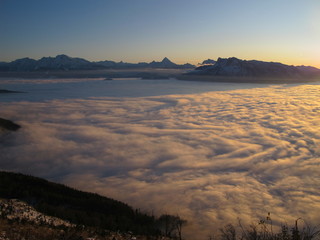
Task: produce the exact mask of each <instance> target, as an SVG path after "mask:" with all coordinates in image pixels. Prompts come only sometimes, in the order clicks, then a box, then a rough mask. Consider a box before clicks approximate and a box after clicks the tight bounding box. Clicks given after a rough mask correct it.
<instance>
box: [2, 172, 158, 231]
mask: <svg viewBox="0 0 320 240" xmlns="http://www.w3.org/2000/svg"><path fill="white" fill-rule="evenodd" d="M0 198H7V199H12V198H15V199H19V200H23V201H25V202H27V203H28V204H30V205H32V206H33V207H34V208H35V209H36V210H37V211H39V212H42V213H44V214H47V215H50V216H54V217H58V218H61V219H65V220H68V221H70V222H72V223H75V224H81V225H85V226H94V227H99V228H104V229H108V230H113V231H117V230H120V231H133V232H134V233H136V234H144V235H152V234H156V233H157V232H158V230H157V228H156V219H155V218H154V217H153V216H149V215H147V214H143V213H141V212H139V211H137V210H134V209H133V208H132V207H130V206H128V205H127V204H125V203H122V202H119V201H116V200H113V199H110V198H107V197H103V196H100V195H98V194H93V193H87V192H82V191H79V190H75V189H72V188H70V187H67V186H64V185H62V184H57V183H52V182H49V181H46V180H44V179H41V178H37V177H32V176H26V175H23V174H17V173H11V172H2V171H0Z"/></svg>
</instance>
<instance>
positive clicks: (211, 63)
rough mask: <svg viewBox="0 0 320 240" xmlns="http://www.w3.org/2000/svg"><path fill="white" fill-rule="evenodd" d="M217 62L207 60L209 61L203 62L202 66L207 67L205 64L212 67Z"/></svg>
mask: <svg viewBox="0 0 320 240" xmlns="http://www.w3.org/2000/svg"><path fill="white" fill-rule="evenodd" d="M216 62H217V61H215V60H213V59H207V60H204V61H203V62H202V65H205V64H207V65H208V64H210V65H213V64H215V63H216Z"/></svg>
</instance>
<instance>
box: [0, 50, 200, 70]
mask: <svg viewBox="0 0 320 240" xmlns="http://www.w3.org/2000/svg"><path fill="white" fill-rule="evenodd" d="M194 67H195V66H194V65H191V64H188V63H187V64H183V65H179V64H175V63H173V62H171V61H170V60H169V59H168V58H164V59H163V60H162V61H161V62H155V61H153V62H151V63H145V62H142V63H125V62H122V61H121V62H114V61H109V60H105V61H98V62H90V61H88V60H86V59H83V58H73V57H69V56H67V55H64V54H62V55H57V56H56V57H43V58H41V59H39V60H34V59H30V58H21V59H17V60H15V61H12V62H10V63H6V62H0V71H2V72H10V71H11V72H23V71H28V72H29V71H47V70H97V69H113V68H114V69H125V68H169V69H185V68H194Z"/></svg>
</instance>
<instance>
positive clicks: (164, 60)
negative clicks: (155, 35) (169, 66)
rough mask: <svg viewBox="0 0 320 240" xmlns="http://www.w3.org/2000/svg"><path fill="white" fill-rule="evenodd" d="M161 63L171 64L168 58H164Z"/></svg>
mask: <svg viewBox="0 0 320 240" xmlns="http://www.w3.org/2000/svg"><path fill="white" fill-rule="evenodd" d="M161 62H162V63H173V62H172V61H170V59H169V58H167V57H165V58H164V59H162V61H161Z"/></svg>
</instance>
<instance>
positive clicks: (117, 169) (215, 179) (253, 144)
mask: <svg viewBox="0 0 320 240" xmlns="http://www.w3.org/2000/svg"><path fill="white" fill-rule="evenodd" d="M145 81H147V82H145ZM11 82H12V83H13V84H12V83H11V85H5V86H10V87H11V88H13V86H14V85H15V84H17V85H20V84H21V83H20V84H19V83H17V80H13V81H11ZM29 82H30V80H29ZM8 83H9V82H7V84H8ZM25 84H26V86H27V83H25ZM29 84H30V83H29ZM39 84H40V83H39V82H38V85H39ZM75 84H79V86H78V88H75ZM179 84H180V85H181V86H182V87H179ZM32 85H33V84H32ZM32 85H30V86H32ZM40 85H41V86H42V88H43V90H46V91H47V92H50V91H54V92H55V95H57V96H59V98H62V99H61V100H59V99H57V100H50V98H51V96H50V95H47V94H44V93H43V92H41V91H39V87H38V89H34V90H32V89H27V88H26V86H25V88H26V90H28V91H31V92H30V93H29V94H31V95H32V96H33V97H30V96H28V95H29V94H20V96H22V97H20V101H19V102H14V101H12V100H10V98H8V97H6V96H1V97H2V99H3V100H4V101H6V102H5V103H4V104H2V106H1V114H2V116H3V117H5V118H8V119H12V120H14V121H16V122H18V123H19V124H21V125H22V126H23V129H22V130H21V131H19V132H17V133H15V134H14V135H7V136H6V138H2V140H1V141H2V144H1V145H0V154H1V156H0V157H1V159H2V160H1V168H2V169H7V170H12V171H17V172H23V173H28V174H32V175H36V176H41V177H44V178H46V179H50V180H54V181H58V182H63V183H65V184H68V185H70V186H73V187H77V188H79V189H82V190H88V191H93V192H97V193H100V194H105V195H107V196H110V197H113V198H115V199H118V200H122V201H125V202H127V203H130V204H132V205H133V206H135V207H140V208H141V209H144V210H145V211H149V212H154V213H156V214H157V213H162V212H164V211H165V212H168V213H172V214H179V215H181V216H183V217H184V218H186V219H188V221H189V222H190V224H189V225H188V226H187V230H186V234H185V236H186V238H188V239H190V237H191V236H193V237H195V236H196V238H197V239H205V238H206V237H207V236H208V235H209V234H211V233H212V232H214V230H215V229H216V228H217V227H221V225H223V224H225V223H229V222H231V223H236V221H237V218H241V219H242V220H243V222H244V223H247V224H250V223H252V222H257V221H258V220H259V219H260V218H263V217H265V216H266V214H267V213H268V212H271V213H272V214H273V220H274V221H275V223H279V222H280V223H284V222H290V223H291V222H293V221H294V220H295V219H296V218H297V217H303V218H304V219H305V220H306V221H310V222H318V221H319V220H320V219H319V215H318V210H319V207H320V205H319V201H320V197H319V191H318V190H319V188H318V186H319V184H320V179H319V163H320V162H319V160H320V158H319V154H320V152H319V149H320V148H319V144H320V142H319V139H320V135H319V128H320V126H319V110H320V104H319V101H318V98H319V94H320V86H319V85H318V84H313V85H270V86H268V85H261V84H260V85H259V84H256V85H254V84H253V85H249V84H244V85H242V84H223V83H203V82H202V83H201V82H200V83H194V82H184V81H177V80H158V81H157V80H114V81H111V82H105V81H101V80H99V79H98V80H90V79H87V81H85V82H83V81H82V82H78V83H75V82H73V81H71V83H70V81H67V80H63V79H62V80H61V82H59V81H58V80H55V83H51V84H50V83H47V84H40ZM133 85H135V86H136V89H135V88H133V89H132V92H135V95H136V96H132V97H121V96H122V95H127V91H126V90H125V89H130V88H131V87H130V86H133ZM148 85H149V86H148ZM80 88H82V89H83V90H82V93H83V92H84V90H86V95H84V96H85V98H82V99H80V98H78V96H77V95H75V96H73V91H74V90H75V89H76V90H77V92H80V93H81V91H80ZM155 88H157V89H166V90H162V91H163V92H160V93H158V94H157V96H154V95H156V91H154V92H153V93H152V92H151V91H148V90H150V89H155ZM241 88H243V89H241ZM87 89H91V90H89V91H87ZM99 89H100V91H102V92H105V95H108V94H111V95H112V96H113V97H102V96H99V91H98V90H99ZM108 89H109V90H108ZM137 89H140V90H139V91H138V90H137ZM191 89H194V90H195V91H197V93H196V94H188V91H191ZM232 89H234V90H232ZM236 89H238V90H236ZM145 91H146V92H150V93H151V94H150V96H145V97H138V95H139V94H140V95H144V94H143V93H144V92H145ZM171 91H176V92H177V93H184V94H179V95H165V94H166V93H170V92H171ZM207 91H210V92H207ZM100 93H101V92H100ZM115 94H117V97H116V96H115ZM15 95H17V94H15ZM94 95H98V96H99V97H94ZM23 96H24V97H25V98H29V99H28V100H29V101H23ZM32 98H34V99H36V100H37V101H33V102H30V101H31V100H32ZM64 98H68V99H64ZM8 101H9V102H8Z"/></svg>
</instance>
